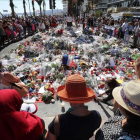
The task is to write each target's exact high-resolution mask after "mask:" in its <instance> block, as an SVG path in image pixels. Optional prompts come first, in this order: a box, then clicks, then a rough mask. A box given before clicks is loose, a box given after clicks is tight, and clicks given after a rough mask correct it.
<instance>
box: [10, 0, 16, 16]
mask: <svg viewBox="0 0 140 140" xmlns="http://www.w3.org/2000/svg"><path fill="white" fill-rule="evenodd" d="M10 7H11V11H12V17H15V11H14V4H13V0H10Z"/></svg>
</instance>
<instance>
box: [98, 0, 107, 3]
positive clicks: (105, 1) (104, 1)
mask: <svg viewBox="0 0 140 140" xmlns="http://www.w3.org/2000/svg"><path fill="white" fill-rule="evenodd" d="M99 3H107V0H101V1H100V2H99Z"/></svg>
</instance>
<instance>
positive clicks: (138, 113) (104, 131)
mask: <svg viewBox="0 0 140 140" xmlns="http://www.w3.org/2000/svg"><path fill="white" fill-rule="evenodd" d="M113 96H114V99H115V101H114V105H115V106H117V107H118V108H119V110H120V111H121V113H122V115H121V116H119V115H115V116H114V117H112V118H110V119H109V120H108V121H107V122H105V123H104V125H103V126H102V128H101V129H100V130H98V132H97V133H96V140H139V139H140V81H139V80H134V81H131V82H129V83H127V84H126V85H125V86H124V87H117V88H115V89H114V90H113ZM112 128H113V129H112Z"/></svg>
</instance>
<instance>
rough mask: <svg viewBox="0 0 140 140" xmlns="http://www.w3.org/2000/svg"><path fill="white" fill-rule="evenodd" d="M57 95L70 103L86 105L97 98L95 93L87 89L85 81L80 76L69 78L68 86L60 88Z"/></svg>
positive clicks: (75, 75)
mask: <svg viewBox="0 0 140 140" xmlns="http://www.w3.org/2000/svg"><path fill="white" fill-rule="evenodd" d="M57 94H58V97H59V98H60V99H62V100H63V101H66V102H70V103H86V102H89V101H91V100H92V99H94V97H95V92H94V91H93V90H92V89H90V88H88V87H86V81H85V79H84V78H83V77H82V76H80V75H78V74H74V75H71V76H69V77H68V78H67V81H66V85H63V86H60V87H58V89H57Z"/></svg>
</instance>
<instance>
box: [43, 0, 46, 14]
mask: <svg viewBox="0 0 140 140" xmlns="http://www.w3.org/2000/svg"><path fill="white" fill-rule="evenodd" d="M45 7H46V3H45V0H43V11H44V16H45Z"/></svg>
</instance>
